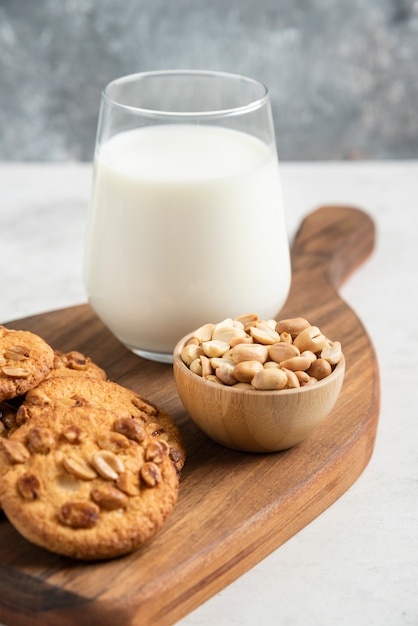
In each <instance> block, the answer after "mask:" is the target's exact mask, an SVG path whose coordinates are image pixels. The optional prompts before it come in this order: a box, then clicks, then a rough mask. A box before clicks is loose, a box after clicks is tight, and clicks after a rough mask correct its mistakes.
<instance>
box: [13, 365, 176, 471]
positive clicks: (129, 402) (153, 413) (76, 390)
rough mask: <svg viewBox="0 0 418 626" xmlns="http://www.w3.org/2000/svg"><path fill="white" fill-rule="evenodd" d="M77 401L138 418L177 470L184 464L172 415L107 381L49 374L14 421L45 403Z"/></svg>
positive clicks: (38, 410)
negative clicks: (165, 448)
mask: <svg viewBox="0 0 418 626" xmlns="http://www.w3.org/2000/svg"><path fill="white" fill-rule="evenodd" d="M77 404H80V405H85V406H89V407H94V408H96V409H103V410H107V411H109V410H110V411H112V414H114V415H117V416H119V417H121V418H125V417H129V418H132V419H134V420H135V421H136V422H138V423H139V424H140V425H141V426H142V427H143V428H144V429H145V432H146V433H147V434H148V435H150V436H152V437H153V439H154V440H156V441H166V442H167V443H168V444H169V448H170V458H171V460H172V461H173V463H174V464H175V466H176V469H177V471H180V470H181V468H182V467H183V465H184V460H185V450H184V446H183V442H182V438H181V434H180V431H179V429H178V428H177V426H176V425H175V423H174V421H173V420H172V418H171V417H170V416H169V415H168V414H167V413H166V412H165V411H163V410H162V409H161V408H159V407H157V406H154V405H153V404H151V403H149V402H148V401H147V400H145V399H144V398H142V397H141V396H140V395H139V394H137V393H135V392H134V391H131V390H130V389H127V388H126V387H122V386H121V385H118V384H117V383H114V382H111V381H104V380H99V379H96V378H88V377H83V376H62V377H58V376H53V377H51V378H48V379H47V380H45V381H43V382H42V383H41V384H40V385H38V386H37V387H36V388H34V389H31V390H30V391H29V392H28V393H27V394H26V398H25V401H24V402H23V403H22V405H21V406H20V407H19V409H18V411H17V416H16V420H17V424H18V425H21V424H23V423H24V422H26V421H27V420H28V419H31V418H33V417H37V416H39V415H41V414H42V413H43V412H44V411H45V407H52V408H53V409H55V408H57V407H60V406H62V405H64V406H67V407H68V408H71V407H73V406H75V405H77Z"/></svg>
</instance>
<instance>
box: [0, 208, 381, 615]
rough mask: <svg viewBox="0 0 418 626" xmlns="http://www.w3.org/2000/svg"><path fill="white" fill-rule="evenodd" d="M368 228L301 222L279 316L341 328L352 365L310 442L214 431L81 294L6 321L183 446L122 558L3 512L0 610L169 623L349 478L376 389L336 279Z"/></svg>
mask: <svg viewBox="0 0 418 626" xmlns="http://www.w3.org/2000/svg"><path fill="white" fill-rule="evenodd" d="M374 237H375V233H374V225H373V222H372V221H371V220H370V218H369V217H368V216H367V215H366V214H365V213H363V212H362V211H360V210H358V209H354V208H349V207H340V206H329V207H322V208H320V209H318V210H316V211H314V212H313V213H311V214H310V215H308V216H307V217H306V219H305V220H304V222H303V223H302V225H301V227H300V229H299V231H298V233H297V235H296V238H295V241H294V244H293V248H292V263H293V284H292V288H291V293H290V296H289V299H288V302H287V304H286V306H285V308H284V309H283V310H282V311H281V312H280V314H279V316H278V317H279V318H285V317H295V316H303V317H306V318H308V319H309V320H310V321H311V323H313V324H315V325H318V326H319V327H320V328H321V329H322V330H323V332H324V333H325V334H326V335H327V336H329V337H331V338H333V339H338V340H341V342H342V344H343V349H344V352H345V357H346V361H347V366H346V375H345V380H344V384H343V389H342V392H341V395H340V398H339V400H338V403H337V405H336V407H335V409H334V411H333V413H332V415H331V416H330V417H329V418H328V419H327V421H326V423H324V424H323V425H322V426H321V427H320V428H319V429H318V430H317V431H316V432H315V434H314V435H313V436H312V437H311V438H310V439H309V440H308V441H306V442H305V443H304V444H302V445H299V446H296V447H294V448H293V449H290V450H287V451H285V452H280V453H275V454H267V455H264V454H263V455H257V454H244V453H239V452H234V451H231V450H228V449H226V448H222V447H221V446H219V445H217V444H215V443H213V442H212V441H211V440H209V439H208V438H207V437H206V436H205V435H203V434H202V433H201V432H200V431H199V430H198V429H197V427H195V426H194V425H193V423H192V422H191V420H190V419H189V418H188V416H187V415H186V414H185V411H184V409H183V408H182V405H181V403H180V401H179V398H178V396H177V393H176V388H175V384H174V379H173V375H172V368H171V366H170V365H164V364H159V363H152V362H148V361H145V360H143V359H140V358H139V357H137V356H135V355H133V354H131V353H130V352H128V351H127V350H126V349H125V348H124V347H123V346H121V344H120V343H119V342H118V341H117V340H116V339H115V338H114V337H113V336H112V335H111V334H110V333H109V332H108V331H107V330H106V329H105V328H104V326H103V325H102V324H101V322H100V321H99V320H98V319H97V317H96V316H95V315H94V313H93V312H92V310H91V309H90V307H89V306H88V305H87V304H86V305H81V306H77V307H72V308H68V309H65V310H60V311H53V312H51V313H46V314H44V315H37V316H34V317H29V318H27V319H23V320H18V321H15V322H12V323H10V324H8V326H9V327H11V328H18V329H27V330H31V331H34V332H36V333H38V334H40V335H42V336H43V337H44V338H45V339H46V340H47V341H48V342H49V343H50V344H51V345H52V346H53V347H54V348H56V349H59V350H64V351H68V350H71V349H77V350H80V351H82V352H84V353H86V354H88V355H90V356H91V357H92V358H93V360H95V361H96V362H97V363H99V364H100V365H101V366H102V367H104V368H105V369H106V370H107V372H108V375H109V378H111V379H113V380H115V381H117V382H119V383H121V384H123V385H126V386H128V387H131V388H132V389H134V390H136V391H139V392H140V393H142V394H143V395H144V396H145V397H147V398H149V399H150V400H152V401H153V402H155V403H158V404H159V405H161V406H162V407H163V408H165V409H166V410H167V411H168V412H169V413H171V415H172V416H173V418H174V419H175V420H176V422H177V423H178V425H179V427H180V429H181V431H182V434H183V437H184V441H185V445H186V449H187V454H188V457H187V463H186V465H185V468H184V470H183V472H182V477H181V487H180V495H179V500H178V503H177V506H176V508H175V510H174V512H173V514H172V516H171V517H170V519H169V520H168V522H167V524H166V526H165V527H164V528H163V529H162V530H161V531H160V533H159V534H157V536H156V537H155V538H154V539H153V540H152V541H151V542H150V543H149V544H148V545H146V546H144V547H143V548H142V549H140V550H139V551H138V552H136V553H135V554H132V555H129V556H127V557H124V558H121V559H117V560H113V561H109V562H105V563H100V564H95V563H92V564H83V563H78V562H74V561H71V560H69V559H66V558H63V557H59V556H56V555H54V554H49V553H48V552H46V551H44V550H42V549H40V548H37V547H35V546H33V545H31V544H29V543H28V542H27V541H26V540H25V539H23V538H22V537H20V536H19V535H18V533H17V532H16V531H15V530H14V529H13V527H12V526H11V525H10V524H9V522H8V521H7V519H6V518H5V517H4V515H3V514H0V578H1V584H0V622H1V623H3V624H7V625H8V626H21V625H25V626H26V625H30V626H35V625H39V626H61V625H73V624H77V625H78V626H96V625H97V626H107V625H109V626H110V625H112V626H114V624H115V623H116V624H118V626H127V625H129V626H139V625H140V626H147V625H148V624H152V626H159V625H166V624H173V623H175V622H176V621H177V620H179V619H180V618H181V617H183V616H184V615H186V614H187V613H188V612H190V611H191V610H192V609H194V608H196V607H197V606H198V605H199V604H201V603H202V602H204V601H205V600H207V599H208V598H209V597H210V596H212V595H213V594H215V593H216V592H218V591H220V590H221V589H222V588H223V587H225V586H226V585H227V584H229V583H230V582H232V581H233V580H234V579H235V578H237V577H238V576H240V575H241V574H243V573H244V572H245V571H247V570H248V569H249V568H251V567H252V566H253V565H255V564H256V563H257V562H258V561H260V560H261V559H263V558H264V557H265V556H267V555H268V554H269V553H270V552H271V551H273V550H275V549H276V548H278V547H279V546H280V545H282V544H283V543H284V542H285V541H287V540H288V539H290V538H291V537H292V536H293V535H295V533H297V532H298V531H299V530H300V529H302V528H303V527H304V526H306V525H307V524H308V523H309V522H310V521H312V520H313V519H314V518H315V517H316V516H318V515H319V514H320V513H321V512H322V511H324V509H326V508H327V507H328V506H330V505H331V504H332V503H333V502H334V501H335V500H336V499H337V498H339V497H340V496H341V495H342V494H343V493H344V492H345V491H346V489H347V488H348V487H349V486H350V485H351V484H352V483H353V482H354V481H355V480H356V479H357V478H358V476H359V475H360V474H361V472H362V471H363V469H364V468H365V466H366V465H367V463H368V461H369V458H370V456H371V454H372V450H373V446H374V441H375V435H376V428H377V422H378V414H379V402H380V391H379V373H378V365H377V361H376V357H375V353H374V350H373V347H372V345H371V342H370V340H369V337H368V335H367V332H366V331H365V329H364V327H363V325H362V324H361V322H360V321H359V319H358V318H357V317H356V315H355V313H354V312H353V311H352V310H351V309H350V308H349V307H348V306H347V304H346V303H345V302H343V300H342V299H341V298H340V297H339V295H338V292H337V290H338V288H339V287H340V285H341V284H342V282H343V281H344V280H345V279H346V278H347V277H348V276H349V275H350V274H351V272H352V271H353V270H355V269H356V267H358V265H359V264H360V263H362V262H363V261H364V259H365V258H366V257H367V256H368V255H369V254H370V253H371V252H372V250H373V246H374ZM245 312H246V311H243V313H245Z"/></svg>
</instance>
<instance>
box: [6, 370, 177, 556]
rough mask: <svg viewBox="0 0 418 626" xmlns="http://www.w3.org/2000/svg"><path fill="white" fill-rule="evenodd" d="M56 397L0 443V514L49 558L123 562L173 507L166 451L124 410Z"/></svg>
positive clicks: (171, 471)
mask: <svg viewBox="0 0 418 626" xmlns="http://www.w3.org/2000/svg"><path fill="white" fill-rule="evenodd" d="M59 380H60V381H61V382H62V381H64V380H65V381H68V380H73V379H70V378H69V377H66V378H62V379H58V378H57V379H53V380H52V379H51V381H48V383H49V384H51V383H54V385H53V388H54V389H55V390H56V386H55V384H56V382H57V381H59ZM74 380H78V379H74ZM86 380H87V379H86ZM91 380H93V379H91ZM96 382H97V381H96ZM100 382H101V381H99V383H100ZM45 384H46V383H43V385H45ZM50 390H51V387H49V391H50ZM67 392H68V393H71V391H70V390H68V388H67ZM56 393H57V396H56V397H55V398H54V399H53V401H51V402H50V403H49V404H44V405H43V410H42V411H41V412H38V413H37V414H36V415H33V416H32V418H30V419H29V420H28V421H27V422H26V423H24V424H22V425H21V426H20V427H19V428H17V429H16V430H15V431H14V432H12V433H11V434H10V435H9V437H8V438H7V439H6V438H0V463H1V465H2V467H3V468H4V470H5V471H4V475H3V477H2V480H1V481H0V501H1V505H2V508H3V510H4V512H5V514H6V516H7V517H8V519H9V521H10V522H11V523H12V524H13V525H14V526H15V528H16V529H17V530H18V531H19V532H20V533H21V534H22V535H23V536H24V537H25V538H26V539H28V540H29V541H31V542H32V543H34V544H36V545H39V546H41V547H43V548H46V549H48V550H50V551H52V552H56V553H58V554H62V555H65V556H69V557H73V558H77V559H82V560H96V559H108V558H113V557H116V556H120V555H123V554H127V553H129V552H131V551H133V550H135V549H137V548H139V547H140V546H141V545H142V544H143V543H144V542H145V541H147V540H149V539H150V538H151V537H152V536H153V535H155V533H156V532H157V531H158V530H159V529H160V528H161V526H162V525H163V524H164V522H165V520H166V519H167V517H168V515H169V514H170V513H171V511H172V509H173V507H174V505H175V503H176V500H177V494H178V476H177V472H176V468H175V466H174V464H173V462H172V461H171V459H170V457H169V445H168V444H167V443H166V442H165V441H163V440H158V439H157V440H156V439H155V438H153V437H152V436H149V435H147V434H146V432H145V429H144V427H143V425H144V424H143V423H142V422H141V420H139V419H133V418H132V417H130V416H129V415H126V412H125V411H123V410H122V411H119V412H118V411H116V412H114V411H113V409H112V408H110V409H109V408H103V407H99V406H92V403H91V402H90V401H87V400H86V399H85V398H77V399H76V398H70V397H69V396H68V393H62V394H61V396H60V397H58V392H56ZM43 394H45V389H44V390H43ZM50 395H51V393H50ZM109 399H110V400H111V396H110V397H109ZM110 404H112V402H110ZM34 407H35V405H34Z"/></svg>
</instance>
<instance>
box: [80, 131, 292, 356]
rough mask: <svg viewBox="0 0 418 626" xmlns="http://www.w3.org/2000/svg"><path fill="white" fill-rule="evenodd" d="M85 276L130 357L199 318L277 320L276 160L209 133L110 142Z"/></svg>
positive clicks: (231, 135)
mask: <svg viewBox="0 0 418 626" xmlns="http://www.w3.org/2000/svg"><path fill="white" fill-rule="evenodd" d="M85 269H86V274H85V279H86V287H87V293H88V296H89V300H90V302H91V305H92V307H93V308H94V309H95V311H96V313H97V314H98V315H99V317H100V318H101V319H102V320H103V322H104V323H105V324H106V325H107V326H108V327H109V328H110V330H112V331H113V333H114V334H115V335H116V336H117V337H118V338H119V339H120V340H121V341H122V342H123V343H125V344H126V345H128V346H129V347H130V348H132V349H135V350H137V351H138V350H140V351H149V352H159V353H171V352H172V350H173V348H174V346H175V344H176V342H177V341H178V340H179V339H180V338H181V337H182V336H183V335H184V334H186V333H187V332H189V331H191V330H193V329H195V328H197V327H198V326H200V325H201V324H203V323H206V322H208V321H214V322H217V321H220V320H222V319H224V318H226V317H231V316H232V317H234V316H237V315H241V314H244V313H249V312H255V313H257V314H258V315H259V316H260V317H261V318H262V319H268V318H270V317H273V316H275V315H276V314H277V313H278V311H279V309H280V308H281V307H282V305H283V303H284V301H285V299H286V297H287V294H288V290H289V285H290V262H289V250H288V241H287V233H286V228H285V222H284V214H283V207H282V197H281V188H280V180H279V172H278V163H277V158H276V155H275V154H274V153H273V151H272V150H270V149H269V148H267V146H266V145H265V144H264V143H262V142H261V141H259V140H258V139H255V138H254V137H252V136H250V135H247V134H244V133H242V132H239V131H233V130H229V129H225V128H218V127H209V126H191V125H190V126H188V125H178V126H175V125H170V126H169V125H167V126H164V125H161V126H154V127H146V128H143V129H138V130H133V131H127V132H124V133H120V134H119V135H116V136H115V137H113V138H112V139H110V140H109V141H108V142H106V143H105V144H104V145H103V146H102V147H101V148H100V151H99V153H98V155H97V157H96V163H95V180H94V190H93V198H92V206H91V212H90V224H89V234H88V237H87V254H86V268H85Z"/></svg>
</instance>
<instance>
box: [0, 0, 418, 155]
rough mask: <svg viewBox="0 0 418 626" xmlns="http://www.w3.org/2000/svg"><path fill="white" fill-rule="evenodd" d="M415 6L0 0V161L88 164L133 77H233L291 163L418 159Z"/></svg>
mask: <svg viewBox="0 0 418 626" xmlns="http://www.w3.org/2000/svg"><path fill="white" fill-rule="evenodd" d="M417 62H418V0H236V1H234V0H136V1H135V0H119V1H117V0H0V160H3V161H19V160H23V161H89V160H91V159H92V155H93V148H94V141H95V133H96V124H97V114H98V107H99V99H100V91H101V89H102V87H104V86H105V84H106V83H107V82H109V81H110V80H112V79H114V78H116V77H118V76H120V75H123V74H128V73H131V72H138V71H143V70H153V69H167V68H204V69H219V70H224V71H230V72H239V73H242V74H246V75H249V76H252V77H254V78H257V79H259V80H261V81H263V82H265V83H266V84H267V85H268V86H269V88H270V91H271V95H272V103H273V114H274V119H275V126H276V131H277V145H278V152H279V156H280V158H281V159H283V160H328V159H392V158H394V159H395V158H417V157H418V68H417Z"/></svg>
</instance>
